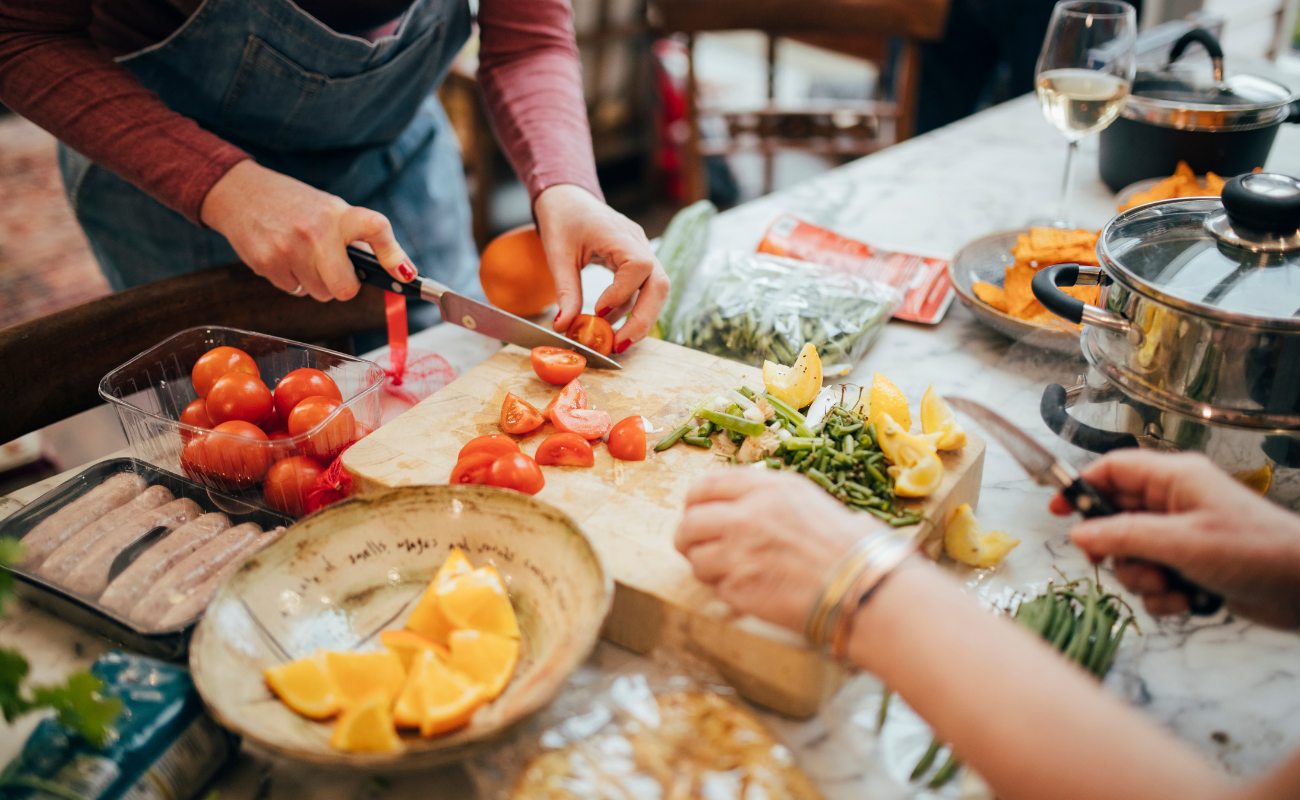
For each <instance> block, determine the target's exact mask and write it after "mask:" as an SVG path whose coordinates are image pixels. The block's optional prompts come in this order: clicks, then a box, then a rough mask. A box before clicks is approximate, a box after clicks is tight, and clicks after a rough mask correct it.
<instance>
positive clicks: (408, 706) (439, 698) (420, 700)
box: [393, 650, 485, 736]
mask: <svg viewBox="0 0 1300 800" xmlns="http://www.w3.org/2000/svg"><path fill="white" fill-rule="evenodd" d="M484 699H485V698H484V697H483V688H482V687H480V686H479V685H478V684H476V683H474V682H472V681H470V680H469V679H468V678H466V677H465V676H463V675H461V674H460V673H458V672H456V671H454V670H451V669H448V667H447V666H446V665H445V664H443V662H442V659H441V658H439V657H438V654H437V653H435V652H434V651H433V650H424V651H421V652H420V653H418V654H417V655H416V656H415V659H414V660H413V661H412V663H411V674H410V676H409V677H408V678H407V680H406V685H405V686H404V687H402V693H401V694H400V695H398V698H397V703H396V704H394V706H393V721H394V722H395V723H396V724H397V725H399V726H401V727H403V728H419V729H420V732H421V733H422V734H424V735H425V736H433V735H435V734H439V733H444V732H446V731H449V730H453V729H455V728H459V727H460V726H462V725H464V724H465V723H467V722H469V719H470V717H472V716H474V712H475V711H477V710H478V707H479V706H481V705H482V704H483V701H484Z"/></svg>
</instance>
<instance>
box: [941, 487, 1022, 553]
mask: <svg viewBox="0 0 1300 800" xmlns="http://www.w3.org/2000/svg"><path fill="white" fill-rule="evenodd" d="M1018 544H1020V540H1019V539H1014V538H1012V537H1011V536H1008V535H1007V534H1006V532H1005V531H986V530H984V529H983V528H982V527H980V524H979V521H978V520H976V519H975V513H974V512H973V511H971V510H970V503H962V504H961V505H960V506H958V508H957V510H956V511H955V512H953V515H952V519H951V520H949V521H948V528H947V530H945V531H944V535H943V546H944V549H945V550H947V551H948V555H949V557H951V558H952V559H953V560H954V561H960V562H961V563H963V564H969V565H970V566H972V567H980V568H981V569H988V568H989V567H994V566H997V564H998V562H999V561H1001V560H1002V558H1003V557H1004V556H1005V555H1006V554H1007V553H1010V552H1011V550H1012V549H1013V548H1014V547H1015V546H1016V545H1018Z"/></svg>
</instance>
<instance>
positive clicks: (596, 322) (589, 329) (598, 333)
mask: <svg viewBox="0 0 1300 800" xmlns="http://www.w3.org/2000/svg"><path fill="white" fill-rule="evenodd" d="M564 335H565V336H567V337H569V338H570V339H572V340H573V341H575V342H577V343H578V344H580V345H582V346H583V347H590V348H591V349H592V350H595V351H596V352H597V353H600V354H601V355H602V356H607V355H609V354H610V353H611V352H612V351H613V350H614V328H613V326H612V325H610V324H609V323H608V322H606V321H605V320H603V319H601V318H600V317H593V316H592V315H590V314H579V315H578V316H577V317H575V318H574V320H573V322H572V323H571V324H570V325H569V329H568V330H567V331H565V332H564Z"/></svg>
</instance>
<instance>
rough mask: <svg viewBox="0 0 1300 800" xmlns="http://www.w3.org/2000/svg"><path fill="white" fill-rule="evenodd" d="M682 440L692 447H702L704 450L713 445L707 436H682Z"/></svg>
mask: <svg viewBox="0 0 1300 800" xmlns="http://www.w3.org/2000/svg"><path fill="white" fill-rule="evenodd" d="M682 441H683V442H686V443H687V444H689V445H692V446H694V447H703V448H704V449H705V450H707V449H709V448H711V447H713V440H712V439H710V438H709V437H707V436H683V437H682Z"/></svg>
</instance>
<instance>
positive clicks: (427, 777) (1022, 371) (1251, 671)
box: [0, 81, 1300, 800]
mask: <svg viewBox="0 0 1300 800" xmlns="http://www.w3.org/2000/svg"><path fill="white" fill-rule="evenodd" d="M1296 82H1300V81H1296ZM1065 149H1066V148H1065V142H1064V140H1063V139H1062V138H1061V137H1060V135H1059V134H1058V133H1056V132H1055V131H1054V130H1053V129H1052V128H1050V127H1049V126H1048V125H1047V123H1046V122H1045V121H1044V120H1043V118H1042V116H1041V114H1040V112H1039V110H1038V106H1037V103H1036V102H1035V100H1034V98H1032V97H1024V98H1020V99H1017V100H1013V101H1011V102H1009V103H1006V104H1003V105H1001V106H998V107H995V108H992V109H990V110H988V111H985V112H983V113H981V114H978V115H975V116H973V117H970V118H968V119H966V120H963V121H961V122H958V123H956V124H954V125H951V126H949V127H946V128H943V129H941V130H938V131H935V132H933V133H931V134H929V135H926V136H922V137H919V138H917V139H913V140H911V141H908V142H905V143H903V144H901V145H898V146H895V147H892V148H890V149H888V150H886V151H884V152H882V153H879V154H877V155H874V156H871V157H868V158H865V159H862V160H860V161H857V162H854V163H852V164H849V165H847V166H845V167H842V168H840V169H837V170H834V171H831V172H828V173H825V174H823V175H821V176H819V177H817V178H815V179H812V180H810V181H808V182H806V183H803V184H800V185H798V186H796V187H793V188H791V189H789V190H786V191H782V192H778V193H775V194H772V195H769V196H767V197H764V198H761V199H759V200H756V201H754V202H752V203H747V204H745V205H744V206H741V207H738V208H736V209H733V210H731V211H728V212H726V213H724V214H722V215H720V216H719V217H718V218H717V220H716V221H715V223H714V225H713V228H712V232H711V246H714V247H727V248H739V249H752V248H753V247H754V245H755V244H756V243H757V242H758V240H759V239H760V237H761V236H762V233H763V231H764V230H765V229H766V227H767V225H768V224H769V223H770V222H771V221H772V219H773V218H775V217H776V215H777V214H779V213H782V212H788V213H793V214H795V215H797V216H799V217H802V218H804V219H806V220H809V221H811V222H814V223H817V224H819V225H823V226H825V227H829V228H833V229H835V230H836V231H838V232H840V233H842V234H845V235H847V236H851V237H854V238H858V239H861V240H864V241H867V242H870V243H872V244H875V245H881V246H886V247H887V246H890V245H894V246H897V247H900V248H904V249H911V250H914V251H926V252H932V253H935V254H939V255H948V254H951V253H952V252H954V251H955V250H956V249H958V248H959V247H960V246H961V245H962V244H964V243H965V242H967V241H969V240H971V239H974V238H977V237H979V236H982V235H984V234H986V233H989V232H992V231H996V230H1003V229H1008V228H1016V227H1021V226H1023V225H1024V224H1025V222H1026V220H1028V219H1030V218H1035V217H1042V216H1044V215H1045V214H1050V213H1051V212H1052V211H1053V210H1054V209H1055V204H1056V200H1057V192H1058V190H1059V185H1060V177H1061V170H1062V167H1063V165H1064V158H1065ZM1076 166H1077V169H1078V178H1077V183H1076V194H1075V199H1074V207H1073V215H1074V217H1075V219H1076V220H1077V221H1078V222H1079V223H1081V224H1083V225H1086V226H1089V227H1094V228H1095V227H1100V226H1101V225H1102V224H1104V223H1105V222H1106V220H1107V219H1109V218H1110V216H1111V215H1112V214H1113V209H1114V198H1113V196H1112V194H1111V193H1110V191H1109V190H1108V189H1106V187H1105V186H1104V185H1103V184H1102V183H1101V181H1100V179H1099V178H1098V177H1097V144H1096V138H1095V137H1092V138H1090V139H1088V140H1085V141H1084V142H1083V145H1082V149H1081V153H1080V158H1079V162H1078V163H1077V165H1076ZM1268 168H1269V169H1270V170H1275V171H1279V172H1286V173H1289V174H1293V175H1300V128H1297V127H1295V126H1283V130H1282V131H1281V132H1280V134H1279V137H1278V141H1277V144H1276V145H1275V147H1274V149H1273V157H1272V159H1271V160H1270V161H1269V164H1268ZM587 272H588V273H589V274H588V275H587V276H586V277H585V278H584V287H585V289H586V292H587V296H588V297H589V299H590V300H594V299H595V296H596V292H597V291H598V290H599V289H600V288H601V284H602V283H604V282H607V281H608V277H607V276H608V273H606V272H604V271H603V270H599V269H594V270H588V271H587ZM411 344H412V347H421V348H424V349H429V350H433V351H435V352H439V353H442V354H443V355H444V356H446V357H448V359H449V360H450V361H451V362H452V363H453V365H454V366H456V367H457V368H458V369H462V370H463V369H465V368H467V367H469V366H472V365H473V364H475V363H477V362H478V361H479V360H482V359H483V358H486V357H487V355H489V354H490V352H491V348H490V346H485V343H484V341H483V340H482V337H477V336H476V335H474V334H472V333H469V332H467V331H464V330H462V329H459V328H451V327H450V326H439V327H438V328H435V329H432V330H430V331H427V332H425V333H423V334H420V335H418V336H416V337H413V341H412V343H411ZM1083 367H1084V365H1083V362H1082V360H1074V359H1070V358H1066V357H1061V356H1057V355H1053V354H1049V353H1045V352H1043V351H1040V350H1036V349H1033V348H1030V347H1028V346H1026V345H1021V344H1016V343H1013V342H1011V341H1010V340H1008V339H1005V338H1003V337H1002V336H1000V335H999V334H997V333H995V332H993V331H992V330H990V329H988V328H986V327H984V326H983V325H981V324H980V323H978V322H977V321H976V320H975V319H974V318H973V317H972V316H971V314H970V313H969V312H968V311H967V310H966V308H965V307H964V306H962V305H961V304H960V303H955V304H954V305H953V307H952V309H951V310H950V311H949V313H948V316H947V318H946V319H945V320H944V321H943V322H942V323H941V324H939V325H937V326H933V327H930V326H920V325H912V324H907V323H898V322H895V323H891V324H889V325H888V326H887V327H886V329H885V331H884V333H883V334H882V336H881V337H880V339H879V340H878V341H877V343H876V344H875V346H874V347H873V348H872V350H871V351H870V352H869V353H868V354H867V356H866V359H865V361H864V362H863V363H862V364H861V365H859V366H858V368H857V369H856V370H854V372H853V374H852V375H851V376H850V377H849V380H850V381H852V382H858V383H869V382H870V377H871V374H872V372H875V371H880V372H883V373H885V374H886V375H888V376H889V377H890V378H891V379H892V380H893V381H895V382H896V383H897V384H898V385H899V386H900V387H901V388H902V389H903V391H904V392H906V393H907V395H908V396H909V397H910V398H912V400H913V402H918V401H919V398H920V396H921V393H922V392H923V391H924V390H925V388H926V386H927V385H929V384H930V383H931V382H934V383H935V384H937V385H938V386H939V387H941V388H942V390H943V391H944V392H945V393H956V394H961V395H964V396H967V397H971V398H973V399H976V400H980V401H982V402H985V403H987V404H989V405H992V406H993V407H995V408H998V409H1001V410H1002V411H1003V413H1005V414H1006V415H1007V416H1009V417H1010V418H1011V419H1013V420H1016V421H1017V422H1019V423H1020V424H1022V425H1023V426H1024V427H1025V429H1026V430H1028V431H1029V432H1030V433H1031V434H1032V435H1033V436H1035V438H1037V439H1038V440H1039V441H1041V442H1042V443H1043V444H1044V445H1046V446H1048V447H1049V448H1050V449H1052V450H1053V451H1054V452H1056V453H1058V454H1059V455H1061V456H1063V457H1064V458H1066V459H1067V460H1069V461H1072V462H1074V463H1080V462H1082V461H1083V460H1084V459H1085V454H1083V453H1082V452H1081V451H1078V450H1075V449H1073V448H1071V447H1070V446H1068V445H1066V444H1064V443H1063V442H1061V441H1060V440H1059V439H1058V438H1057V437H1056V436H1054V435H1053V434H1052V433H1051V432H1050V431H1049V430H1048V429H1047V427H1046V426H1045V425H1044V424H1043V423H1042V422H1041V420H1040V418H1039V415H1038V403H1039V398H1040V397H1041V394H1042V390H1043V387H1044V385H1045V384H1047V383H1049V382H1058V383H1066V384H1067V385H1068V384H1069V383H1072V382H1074V379H1075V378H1077V376H1078V375H1079V374H1080V373H1081V372H1082V371H1083ZM1050 495H1051V492H1050V491H1049V490H1047V489H1044V488H1041V487H1038V486H1036V485H1035V484H1033V483H1032V482H1031V481H1030V480H1029V479H1028V478H1027V477H1026V475H1025V473H1024V472H1023V471H1022V470H1021V469H1020V468H1019V467H1018V466H1017V465H1016V463H1015V462H1014V461H1013V460H1012V459H1011V458H1010V456H1009V455H1008V454H1007V453H1006V452H1005V451H1004V450H1003V449H1002V448H1001V447H999V446H998V445H997V444H996V443H994V442H990V443H989V449H988V453H987V461H986V464H985V468H984V484H983V489H982V494H981V500H980V503H979V509H978V514H979V517H980V520H981V522H983V523H984V524H985V525H987V526H989V527H994V528H1002V529H1005V530H1007V531H1008V532H1010V533H1012V534H1013V535H1015V536H1017V537H1019V538H1020V539H1022V544H1021V546H1020V547H1019V548H1017V549H1016V550H1015V551H1013V552H1012V553H1011V555H1010V556H1008V558H1007V559H1006V561H1005V563H1004V564H1003V565H1002V566H1000V567H999V568H998V569H997V570H996V571H994V572H992V573H984V574H977V573H974V572H968V571H965V570H958V574H959V577H961V578H962V579H964V580H966V581H967V582H968V584H969V586H970V587H971V588H972V590H973V591H976V592H978V593H979V594H980V595H981V596H982V597H984V598H986V599H988V600H989V601H990V602H996V601H998V600H1004V599H1006V598H1007V597H1008V596H1010V595H1011V594H1012V593H1013V592H1016V591H1021V592H1026V591H1028V592H1033V591H1036V590H1038V589H1040V588H1041V587H1042V586H1043V585H1044V584H1045V583H1046V582H1047V581H1048V580H1050V579H1052V578H1056V577H1058V570H1059V572H1060V573H1064V574H1065V575H1067V576H1070V577H1082V576H1087V575H1090V574H1091V568H1090V567H1089V566H1088V564H1087V562H1086V560H1085V559H1084V558H1083V556H1082V555H1080V554H1079V553H1078V552H1077V551H1076V550H1075V549H1074V548H1073V547H1071V546H1070V545H1069V543H1068V527H1069V526H1068V523H1067V522H1065V521H1063V520H1061V519H1059V518H1056V517H1053V516H1052V515H1051V514H1049V513H1048V511H1047V501H1048V498H1049V497H1050ZM20 499H22V500H24V501H26V500H30V499H31V498H30V497H20ZM0 513H3V511H0ZM1105 580H1106V576H1105V575H1104V574H1103V581H1105ZM1110 583H1111V585H1114V582H1113V580H1112V581H1110ZM1138 621H1139V625H1140V628H1141V630H1142V632H1143V634H1144V635H1142V636H1140V637H1131V638H1130V639H1129V640H1127V643H1126V646H1125V652H1124V653H1123V654H1122V655H1121V658H1120V659H1119V661H1118V662H1117V667H1116V670H1115V672H1114V673H1113V674H1112V680H1111V681H1110V682H1109V684H1110V685H1112V686H1113V687H1114V688H1115V690H1116V691H1118V692H1121V693H1122V694H1123V695H1125V696H1127V697H1128V698H1129V699H1130V700H1131V701H1132V702H1133V703H1135V704H1136V705H1137V706H1138V707H1140V708H1141V709H1142V711H1143V712H1144V713H1147V714H1149V715H1150V716H1151V717H1152V718H1154V719H1155V720H1157V721H1158V722H1159V723H1161V724H1163V725H1165V726H1167V727H1168V728H1170V729H1171V730H1172V731H1173V732H1175V733H1176V734H1177V735H1178V736H1180V737H1181V738H1183V739H1184V740H1186V741H1187V742H1189V743H1191V744H1192V745H1193V746H1195V747H1196V748H1198V749H1199V750H1201V751H1203V752H1204V753H1205V754H1206V756H1207V757H1208V758H1211V759H1213V760H1215V761H1217V762H1218V763H1219V764H1220V765H1221V766H1222V768H1223V769H1225V770H1226V771H1228V772H1230V773H1233V774H1236V775H1242V776H1248V775H1253V774H1257V773H1259V772H1260V771H1262V770H1264V769H1266V768H1267V767H1269V766H1270V765H1272V764H1274V763H1275V762H1276V761H1277V760H1278V759H1279V758H1280V757H1281V756H1283V755H1284V754H1286V753H1288V752H1290V751H1292V750H1294V749H1295V748H1297V747H1300V714H1297V713H1295V712H1296V708H1297V706H1300V675H1298V673H1297V668H1298V667H1300V637H1297V636H1296V635H1295V634H1293V633H1283V632H1277V631H1269V630H1265V629H1262V628H1259V627H1257V626H1253V625H1250V624H1247V623H1245V622H1242V621H1240V620H1232V619H1229V618H1227V617H1226V616H1224V615H1220V616H1218V617H1214V618H1209V619H1203V620H1202V619H1198V620H1178V619H1175V620H1166V621H1160V622H1157V621H1155V620H1153V619H1151V618H1149V617H1147V616H1146V615H1145V614H1144V613H1142V612H1141V611H1139V612H1138ZM0 644H3V645H4V646H11V647H12V646H16V647H19V648H20V649H22V650H23V651H24V652H25V653H26V654H27V655H28V657H29V658H30V659H31V661H32V662H33V666H34V672H35V675H36V677H37V679H38V680H40V679H47V680H54V679H57V678H59V677H60V676H61V675H62V674H64V673H66V671H67V670H70V669H72V668H74V667H77V666H84V665H86V664H88V663H89V662H90V661H91V660H93V659H94V657H96V656H97V655H98V654H100V653H101V652H103V651H105V650H106V649H107V646H106V644H105V643H104V642H102V641H100V640H98V639H95V638H94V637H91V636H88V635H86V634H84V633H81V632H80V631H78V630H76V629H75V628H72V627H71V626H69V625H66V624H65V623H63V622H61V621H59V620H57V619H54V618H52V617H50V616H48V615H46V614H45V613H43V612H40V611H38V610H35V609H33V608H30V607H28V606H26V605H24V604H21V603H18V604H15V605H14V606H12V607H11V608H10V609H9V610H8V612H7V615H6V617H5V618H4V619H3V620H2V621H0ZM646 663H648V662H646V661H645V660H644V659H641V658H640V657H637V656H633V655H631V654H629V653H627V652H626V651H622V650H620V649H619V648H616V647H614V646H611V645H605V644H602V645H601V646H600V647H599V648H598V650H597V652H596V654H595V655H594V656H593V659H592V661H591V663H590V664H589V666H588V667H587V668H586V669H588V670H593V671H595V672H602V671H608V670H611V669H618V670H627V669H635V668H637V666H638V665H640V664H646ZM879 692H880V687H879V685H878V684H877V683H876V682H875V681H874V680H873V679H871V678H870V677H869V676H863V677H860V678H858V679H855V680H854V681H851V682H850V683H849V684H848V685H847V686H846V688H845V689H844V690H843V692H842V693H841V694H840V695H839V696H838V697H837V698H836V699H835V701H834V702H833V703H832V704H831V705H830V706H829V707H828V708H827V710H826V711H824V712H823V713H822V714H821V715H820V716H819V717H817V718H814V719H812V720H808V721H791V720H786V719H781V718H778V717H775V716H773V715H764V716H765V719H766V720H767V721H768V722H769V724H771V725H772V726H773V728H774V729H775V730H776V731H777V733H778V735H780V736H781V738H782V739H783V740H784V741H785V742H786V743H787V744H788V745H789V746H790V747H791V748H792V749H793V750H795V752H796V753H797V754H798V755H799V757H800V759H801V762H802V763H803V765H804V767H805V769H806V770H807V771H808V772H809V773H810V774H811V775H813V777H814V778H815V779H816V780H817V781H818V783H819V785H820V787H821V789H822V791H823V792H824V793H825V794H826V796H827V797H828V798H832V799H833V800H840V799H841V798H843V799H844V800H848V798H866V797H871V798H895V797H907V796H911V794H912V793H911V792H910V791H909V790H908V789H907V787H906V786H905V785H904V784H905V778H906V773H907V772H908V771H910V768H911V765H912V764H914V763H915V761H916V759H917V758H918V757H919V755H920V752H921V751H922V750H924V748H925V746H926V744H927V742H928V738H929V736H928V732H927V731H926V730H925V729H924V727H923V726H921V725H920V724H919V723H918V722H917V721H916V720H915V719H914V718H910V716H909V714H908V712H907V711H906V708H905V707H901V706H900V707H894V708H893V710H891V716H890V721H889V723H888V724H887V725H886V727H885V735H884V736H883V737H881V736H877V735H876V733H875V713H876V704H877V703H878V702H879ZM990 724H996V722H995V721H993V720H991V721H990ZM0 725H3V723H0ZM31 725H32V722H31V721H30V720H29V721H24V722H21V723H19V724H18V725H16V726H13V727H0V731H3V734H0V762H3V761H7V760H8V759H9V758H10V757H11V756H12V754H13V753H14V752H16V751H17V749H18V748H19V747H20V746H21V742H22V740H23V738H25V735H26V732H27V731H28V730H30V727H31ZM267 776H269V781H267V780H266V778H267ZM259 781H260V786H261V790H259V788H258V787H259ZM217 788H218V789H220V790H221V792H222V797H223V798H251V797H254V796H257V797H258V798H259V800H260V798H263V797H271V798H298V797H312V798H321V799H322V800H323V799H324V798H363V797H364V798H378V797H384V798H389V797H391V798H406V797H411V798H414V797H426V796H437V797H446V798H452V797H470V796H472V794H473V784H472V782H471V780H470V779H469V776H468V775H467V774H466V772H465V771H463V770H461V769H458V768H451V769H445V770H440V771H436V772H431V773H419V774H415V775H406V776H400V777H398V776H394V777H391V778H388V779H385V780H381V781H375V780H372V779H371V778H370V777H369V776H362V775H338V774H330V775H322V774H321V773H320V772H319V771H317V770H316V769H314V768H308V767H304V766H300V765H295V764H292V763H286V762H283V761H278V760H274V759H270V758H267V757H265V756H263V755H260V754H257V753H251V752H247V751H246V752H245V753H243V754H242V755H241V757H240V761H239V762H238V764H237V765H236V767H235V768H233V769H232V770H229V771H228V773H227V774H225V775H224V776H222V777H221V778H220V779H219V780H218V782H217ZM973 791H974V790H973V789H972V787H971V786H969V785H967V786H965V787H963V786H961V785H958V784H957V783H954V784H952V785H950V786H949V787H948V788H946V789H945V790H944V792H943V795H944V796H959V795H961V794H962V793H963V792H967V793H968V794H969V793H971V792H973Z"/></svg>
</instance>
